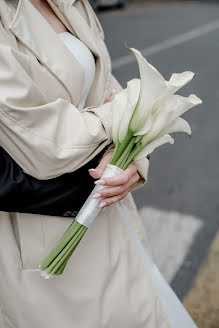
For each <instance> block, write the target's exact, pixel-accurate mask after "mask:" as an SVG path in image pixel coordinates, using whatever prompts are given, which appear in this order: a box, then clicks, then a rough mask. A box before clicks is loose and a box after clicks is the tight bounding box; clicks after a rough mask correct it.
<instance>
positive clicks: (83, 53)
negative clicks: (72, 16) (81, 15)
mask: <svg viewBox="0 0 219 328" xmlns="http://www.w3.org/2000/svg"><path fill="white" fill-rule="evenodd" d="M59 37H60V39H61V40H62V41H63V42H64V44H65V45H66V47H67V48H68V49H69V50H70V51H71V52H72V54H73V55H74V57H75V58H76V59H77V60H78V62H79V63H80V64H81V66H82V67H83V69H84V72H85V79H84V87H83V91H82V95H81V99H80V103H79V105H78V109H79V110H80V109H83V108H84V105H85V102H86V99H87V96H88V94H89V91H90V88H91V86H92V83H93V81H94V76H95V60H94V56H93V54H92V53H91V51H90V50H89V49H88V48H87V46H85V44H84V43H83V42H81V41H80V40H79V39H78V38H76V37H75V36H74V35H73V34H71V33H70V32H63V33H60V34H59ZM72 78H74V77H72Z"/></svg>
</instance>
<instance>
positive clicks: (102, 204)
mask: <svg viewBox="0 0 219 328" xmlns="http://www.w3.org/2000/svg"><path fill="white" fill-rule="evenodd" d="M104 206H106V202H103V203H101V204H100V205H99V206H98V207H99V208H103V207H104Z"/></svg>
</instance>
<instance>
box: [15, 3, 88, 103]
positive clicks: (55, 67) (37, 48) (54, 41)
mask: <svg viewBox="0 0 219 328" xmlns="http://www.w3.org/2000/svg"><path fill="white" fill-rule="evenodd" d="M9 29H10V30H11V31H12V33H13V34H14V35H15V36H16V37H17V38H18V39H19V40H20V41H21V42H22V43H24V44H25V45H26V46H27V47H28V48H29V49H30V50H31V51H32V52H33V53H34V55H35V56H36V57H37V59H38V60H39V61H40V62H41V63H42V64H43V65H44V66H46V68H47V69H48V70H49V71H50V72H51V73H52V74H53V75H55V76H56V78H58V79H59V80H60V82H61V83H62V84H63V85H64V87H65V88H66V89H67V91H68V93H69V95H70V98H71V101H72V103H74V105H75V106H77V105H78V104H79V102H80V97H81V93H82V89H83V84H84V70H83V68H82V66H81V65H80V63H79V62H78V61H77V60H76V58H75V57H74V56H73V55H72V53H71V52H70V51H69V50H68V49H67V47H66V46H65V45H64V44H63V42H62V41H61V40H60V38H59V36H58V35H57V34H56V33H55V31H54V30H53V29H52V27H51V26H50V25H49V23H48V22H47V21H46V20H45V19H44V17H43V16H42V15H41V14H40V13H39V12H38V10H37V9H36V8H35V7H34V6H33V5H32V3H31V2H30V1H29V0H20V1H19V3H18V6H17V10H16V13H15V15H14V18H13V20H12V22H11V23H10V25H9ZM48 40H49V42H48Z"/></svg>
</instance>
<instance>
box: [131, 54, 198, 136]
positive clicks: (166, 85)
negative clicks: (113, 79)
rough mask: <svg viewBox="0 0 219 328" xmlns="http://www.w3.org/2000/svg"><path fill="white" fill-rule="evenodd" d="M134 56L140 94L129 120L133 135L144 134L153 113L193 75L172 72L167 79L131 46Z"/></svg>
mask: <svg viewBox="0 0 219 328" xmlns="http://www.w3.org/2000/svg"><path fill="white" fill-rule="evenodd" d="M131 51H132V52H133V54H134V55H135V56H136V59H137V62H138V65H139V71H140V82H141V86H140V94H139V98H138V102H137V104H136V108H135V111H134V113H133V116H132V119H131V121H130V126H129V128H130V130H131V131H133V134H134V135H135V136H139V135H144V134H146V133H147V132H148V131H149V130H150V129H151V126H152V125H153V114H155V113H156V111H157V109H158V108H160V107H162V106H161V105H162V103H164V102H167V101H168V98H169V97H171V96H172V95H173V94H174V93H175V92H177V91H178V90H179V89H180V88H182V87H183V86H185V85H186V84H187V83H189V82H190V81H191V80H192V79H193V76H194V73H193V72H190V71H187V72H183V73H174V74H173V75H172V76H171V78H170V80H169V81H166V80H165V79H164V78H163V76H162V75H161V74H160V73H159V72H158V71H157V70H156V68H155V67H153V66H152V65H151V64H150V63H149V62H148V61H147V60H146V59H145V58H144V57H143V56H142V54H141V53H140V52H139V51H138V50H136V49H134V48H131Z"/></svg>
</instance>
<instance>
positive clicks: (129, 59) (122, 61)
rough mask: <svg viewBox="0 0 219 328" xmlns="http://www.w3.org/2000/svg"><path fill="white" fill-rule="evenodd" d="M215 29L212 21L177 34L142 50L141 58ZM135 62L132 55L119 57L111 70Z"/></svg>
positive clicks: (214, 22) (216, 25)
mask: <svg viewBox="0 0 219 328" xmlns="http://www.w3.org/2000/svg"><path fill="white" fill-rule="evenodd" d="M217 29H219V20H215V21H212V22H211V23H208V24H205V25H202V26H199V27H197V28H194V29H192V30H190V31H188V32H186V33H182V34H178V35H176V36H174V37H172V38H170V39H167V40H164V41H162V42H158V43H155V44H153V45H151V46H149V47H146V48H144V49H142V50H141V53H142V55H143V56H145V57H148V56H151V55H154V54H156V53H159V52H161V51H163V50H166V49H170V48H172V47H175V46H178V45H180V44H183V43H185V42H188V41H191V40H194V39H196V38H198V37H201V36H203V35H205V34H208V33H210V32H213V31H215V30H217ZM135 61H136V59H135V57H134V56H133V55H132V54H130V55H127V56H123V57H120V58H118V59H115V60H114V61H113V62H112V69H113V70H116V69H118V68H120V67H122V66H125V65H128V64H131V63H133V62H135Z"/></svg>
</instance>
